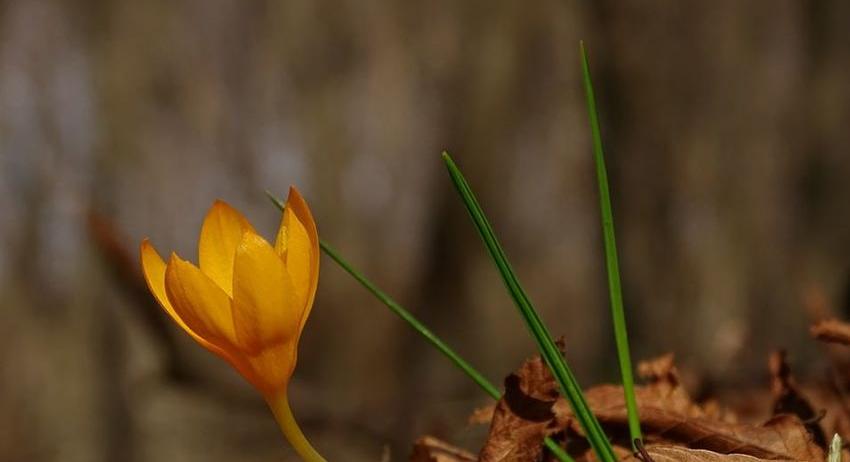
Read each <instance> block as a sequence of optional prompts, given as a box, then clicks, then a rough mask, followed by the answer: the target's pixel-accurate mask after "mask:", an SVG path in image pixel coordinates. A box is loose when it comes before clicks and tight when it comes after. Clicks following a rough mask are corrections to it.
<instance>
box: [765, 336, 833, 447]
mask: <svg viewBox="0 0 850 462" xmlns="http://www.w3.org/2000/svg"><path fill="white" fill-rule="evenodd" d="M768 368H769V369H770V390H771V393H772V394H773V415H779V414H794V415H796V416H797V417H799V418H800V420H801V421H803V422H805V426H806V430H808V431H809V434H810V435H811V436H812V438H813V439H814V442H815V443H817V445H818V446H820V447H821V448H823V449H826V435H825V434H824V431H823V428H821V423H820V420H821V419H819V418H818V413H817V412H815V409H814V408H813V407H812V405H811V404H810V403H809V400H808V399H806V397H804V396H803V394H802V393H801V392H800V389H799V387H798V386H797V383H796V381H795V380H794V377H793V376H792V375H791V368H790V367H789V366H788V360H787V355H786V354H785V351H783V350H779V351H774V352H773V353H771V355H770V357H769V358H768Z"/></svg>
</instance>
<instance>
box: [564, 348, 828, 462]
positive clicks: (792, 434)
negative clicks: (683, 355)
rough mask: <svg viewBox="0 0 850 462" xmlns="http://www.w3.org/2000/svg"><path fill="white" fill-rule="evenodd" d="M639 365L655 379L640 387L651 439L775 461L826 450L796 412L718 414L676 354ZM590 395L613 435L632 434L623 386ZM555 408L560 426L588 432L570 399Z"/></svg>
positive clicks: (808, 456) (637, 390) (638, 395)
mask: <svg viewBox="0 0 850 462" xmlns="http://www.w3.org/2000/svg"><path fill="white" fill-rule="evenodd" d="M638 370H639V372H641V373H643V374H644V375H646V376H647V378H649V380H650V384H649V385H645V386H639V387H636V388H635V394H636V398H637V403H638V412H639V414H640V422H641V427H642V428H643V430H644V433H645V435H646V437H647V441H649V442H665V443H668V444H673V443H676V444H681V445H684V446H688V447H690V448H693V449H705V450H709V451H714V452H717V453H722V454H731V453H735V454H746V455H751V456H754V457H758V458H762V459H770V460H778V459H797V460H823V451H822V450H821V448H820V447H819V446H818V445H817V444H815V443H814V441H813V439H812V437H811V435H810V434H809V432H808V431H807V430H806V428H805V427H804V426H803V423H802V422H801V421H800V419H799V418H797V417H796V416H793V415H779V416H776V417H774V418H772V419H771V420H770V421H768V422H767V423H766V424H764V425H749V424H736V423H730V422H726V421H723V420H719V419H717V418H716V417H715V416H714V415H715V414H716V413H714V412H712V413H707V412H706V411H705V410H704V409H703V408H702V407H701V406H699V405H697V404H695V403H694V402H693V401H692V400H691V399H690V397H689V396H688V394H687V392H686V391H685V390H684V389H683V388H682V387H681V386H680V385H679V378H678V374H677V372H676V370H675V367H674V366H673V362H672V357H670V356H664V357H661V358H659V359H656V360H653V361H650V362H647V363H645V365H643V366H639V367H638ZM585 398H586V399H587V403H588V405H589V406H590V408H591V410H592V411H593V413H594V414H595V415H596V417H597V418H598V419H599V422H600V423H601V424H602V426H603V427H604V428H605V430H606V432H607V433H608V434H609V435H613V436H615V437H616V436H618V435H625V434H627V432H626V429H627V425H628V421H627V414H626V407H625V398H624V396H623V387H621V386H615V385H600V386H596V387H593V388H591V389H589V390H587V391H586V392H585ZM553 409H554V410H555V414H556V417H557V420H558V422H559V424H560V425H562V426H564V427H566V428H569V429H570V431H571V432H572V433H577V434H581V433H582V432H581V428H580V427H579V425H578V423H577V422H576V421H575V419H574V418H573V415H572V411H571V410H570V408H569V405H568V404H567V403H566V402H565V401H564V400H558V402H557V403H556V404H555V406H554V408H553ZM625 445H626V446H627V444H625Z"/></svg>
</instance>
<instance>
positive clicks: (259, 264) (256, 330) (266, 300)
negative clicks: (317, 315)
mask: <svg viewBox="0 0 850 462" xmlns="http://www.w3.org/2000/svg"><path fill="white" fill-rule="evenodd" d="M302 311H303V309H302V308H301V307H300V306H299V305H298V299H297V297H296V295H295V292H294V289H293V286H292V279H291V278H290V276H289V274H288V273H287V272H286V267H285V266H284V263H283V261H282V260H281V259H280V257H279V256H278V254H277V253H276V252H275V251H274V249H273V248H272V247H271V245H269V243H268V242H266V240H265V239H263V238H262V237H260V236H258V235H257V234H255V233H253V232H246V233H245V234H244V236H243V237H242V242H241V243H240V244H239V246H238V247H237V248H236V260H235V262H234V266H233V322H234V325H235V328H236V336H237V338H238V339H239V344H240V345H241V346H242V347H243V348H244V349H246V350H247V353H248V354H249V355H257V354H259V352H260V351H261V350H263V349H265V348H271V347H273V346H276V345H280V344H282V343H286V342H291V341H293V340H294V339H296V338H297V336H298V332H299V330H300V319H301V312H302Z"/></svg>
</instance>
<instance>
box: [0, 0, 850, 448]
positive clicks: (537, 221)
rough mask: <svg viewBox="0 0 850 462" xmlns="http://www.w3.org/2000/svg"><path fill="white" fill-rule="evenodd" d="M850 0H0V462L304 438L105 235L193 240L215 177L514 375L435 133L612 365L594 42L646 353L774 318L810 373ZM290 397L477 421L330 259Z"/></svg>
mask: <svg viewBox="0 0 850 462" xmlns="http://www.w3.org/2000/svg"><path fill="white" fill-rule="evenodd" d="M848 17H850V3H848V2H846V1H844V0H831V1H820V2H796V1H792V0H785V1H773V0H771V1H758V2H739V1H733V0H722V1H715V2H700V3H697V2H693V3H688V4H683V3H680V2H671V1H661V0H657V1H651V2H646V1H629V2H615V1H601V2H600V1H595V2H574V1H567V0H544V1H538V2H517V1H512V0H488V1H462V2H458V1H449V0H432V1H427V2H392V1H362V0H336V1H325V0H319V1H300V0H299V1H266V2H262V1H259V2H243V1H235V0H145V1H134V0H66V1H61V0H17V1H15V0H6V1H0V249H2V250H0V300H2V301H0V315H2V317H0V460H4V461H37V462H42V461H43V462H47V461H70V462H74V461H86V462H88V461H113V460H122V461H130V462H142V461H154V460H165V461H231V460H241V461H245V462H247V461H272V460H294V455H293V454H292V453H291V451H290V450H289V449H288V446H287V445H286V444H285V443H283V442H282V441H281V440H280V438H279V436H278V434H277V429H276V427H275V425H274V423H273V421H272V419H271V417H270V416H269V414H268V412H267V411H266V409H264V407H263V403H262V402H261V400H260V398H259V396H258V395H256V393H254V391H253V390H251V389H250V388H249V387H248V386H247V385H245V384H244V383H242V381H241V379H240V378H239V377H237V376H236V375H235V373H233V372H232V371H231V370H230V369H229V368H228V367H226V366H225V365H224V364H223V363H221V362H220V361H218V360H217V359H215V358H213V357H211V355H209V354H207V353H206V352H204V351H202V350H201V349H200V348H199V347H197V346H196V345H194V344H193V343H192V342H191V341H190V340H189V339H188V338H187V337H186V336H185V335H183V334H182V333H180V332H178V331H177V330H176V329H175V328H173V327H172V326H171V325H170V324H168V323H166V322H164V318H163V317H162V315H161V314H160V313H159V311H158V308H157V307H156V306H155V305H154V304H153V303H152V300H151V299H150V298H149V297H148V296H147V294H145V293H144V292H143V291H141V292H140V291H139V290H138V288H137V286H134V285H133V284H132V282H131V281H132V276H133V275H134V273H133V272H132V271H133V270H134V269H135V261H132V262H131V263H129V266H126V265H125V266H121V265H120V264H118V263H119V262H118V261H117V260H115V258H116V255H118V254H116V252H120V251H126V252H129V255H130V258H132V259H135V255H136V251H137V250H136V249H137V245H138V243H139V241H140V240H141V239H142V238H143V237H145V236H150V237H151V239H152V240H153V242H154V243H155V245H157V246H158V248H159V249H160V250H161V251H162V252H168V251H169V250H171V249H176V250H177V251H178V252H180V253H181V255H183V256H184V257H186V258H190V259H193V260H194V259H195V258H196V254H195V243H196V238H197V232H198V230H199V227H200V223H201V220H202V218H203V215H204V213H205V212H206V209H207V208H208V207H209V205H210V204H211V203H212V201H213V200H214V199H216V198H222V199H225V200H227V201H228V202H230V203H231V204H233V205H235V206H236V207H237V208H240V209H241V210H243V211H244V212H245V213H246V214H247V215H248V216H249V218H250V219H251V220H252V221H253V222H254V223H255V224H256V225H257V226H258V227H259V229H261V230H263V231H264V232H266V233H267V235H271V233H272V231H273V230H274V228H275V226H276V221H277V219H278V216H277V214H276V212H275V210H274V209H273V208H272V207H271V206H270V205H269V203H268V202H267V200H266V198H265V197H264V195H263V190H264V189H266V188H270V189H272V190H274V191H277V192H279V193H281V194H283V193H285V191H286V188H287V187H288V185H289V184H296V185H298V186H299V187H300V189H301V190H302V192H303V193H304V194H305V195H306V197H307V199H308V201H309V202H310V204H311V206H312V208H313V212H314V214H315V215H316V217H317V220H318V223H319V227H320V232H321V234H322V235H323V237H324V238H326V239H327V240H328V241H330V242H331V243H333V244H334V245H335V246H337V247H338V248H339V249H340V251H341V252H342V253H343V254H344V255H345V256H346V257H347V258H348V259H350V260H351V261H352V262H353V263H354V264H355V265H356V266H358V267H359V268H361V269H362V270H364V271H365V272H366V273H367V274H368V275H369V276H370V277H372V278H373V279H374V280H375V281H376V282H377V283H378V284H379V285H380V286H381V287H383V288H384V289H385V290H387V291H388V292H390V293H391V294H393V295H394V296H395V297H397V299H398V300H399V301H401V302H402V303H403V304H405V305H406V306H408V307H410V308H411V309H412V310H413V311H414V312H415V313H416V315H417V316H420V317H421V318H422V319H423V320H425V321H426V322H427V323H428V324H429V325H430V326H431V327H432V328H433V329H434V330H435V331H436V332H438V333H439V334H440V335H442V336H444V337H445V339H446V340H447V341H448V342H449V343H450V344H452V345H454V346H456V347H457V349H458V350H459V351H460V352H461V353H462V354H463V355H465V356H466V357H467V358H468V359H469V360H470V361H471V362H472V363H473V364H475V365H477V366H478V367H480V368H481V370H482V371H483V372H484V373H485V374H486V375H487V376H489V377H491V378H492V379H493V380H496V381H499V380H501V378H502V377H503V376H504V375H505V374H506V373H507V372H508V371H510V370H511V369H513V368H515V367H516V366H517V365H518V363H519V361H520V360H521V359H522V358H523V357H525V356H527V355H529V354H531V353H532V352H533V344H532V342H531V341H530V340H529V337H528V335H527V334H526V332H525V330H524V328H523V326H522V325H521V322H520V318H519V316H518V315H517V313H516V312H515V310H514V308H513V307H512V306H511V304H510V302H509V299H508V297H507V296H506V294H505V292H504V290H503V287H502V285H501V282H500V281H499V279H498V276H497V273H496V272H495V271H494V269H493V267H492V265H491V263H490V262H489V260H488V259H487V258H486V256H485V253H484V251H483V249H482V247H481V245H480V244H479V242H478V238H477V236H476V234H475V231H474V229H473V227H472V226H471V224H470V223H469V220H468V219H467V217H466V215H465V211H464V209H463V208H462V206H461V204H460V202H459V200H458V199H457V197H456V194H455V192H454V190H453V188H452V186H451V184H450V182H449V180H448V179H447V176H446V175H445V173H444V170H443V166H442V164H441V161H440V158H439V153H440V151H441V150H442V149H443V148H447V149H449V150H450V151H452V153H453V154H454V155H455V159H456V160H457V161H458V163H459V164H460V166H461V167H462V168H463V169H464V170H465V172H466V173H467V176H468V178H469V180H470V181H471V183H472V185H473V187H474V188H475V190H476V191H477V192H478V194H479V198H480V200H481V202H482V203H483V206H484V207H485V209H486V210H487V212H488V213H489V214H490V217H491V219H492V221H493V222H494V226H495V228H496V230H497V232H498V233H499V235H500V237H501V238H502V240H503V244H504V246H505V247H506V250H507V253H508V254H509V256H510V257H511V258H512V260H513V262H514V264H515V266H516V269H517V270H518V272H519V274H520V275H521V278H522V280H523V282H524V283H525V285H526V288H527V290H528V292H529V293H530V294H531V296H532V298H533V299H534V300H535V301H536V303H537V306H538V308H539V309H540V311H541V312H542V315H543V317H544V318H545V319H546V320H547V321H548V323H549V325H550V328H551V330H552V331H553V332H554V333H557V334H563V335H564V336H565V338H566V345H567V356H568V359H569V362H570V364H572V365H573V367H574V369H575V372H576V374H577V375H578V377H579V378H580V380H581V382H582V383H583V384H587V385H589V384H592V383H596V382H598V381H602V380H616V377H617V366H616V360H615V356H614V350H613V336H612V332H611V328H610V325H609V315H608V307H607V295H606V291H605V275H604V267H603V257H602V254H601V250H602V243H601V239H600V230H599V222H598V211H597V193H596V190H595V183H594V181H595V180H594V176H593V175H594V171H593V164H592V158H591V154H590V146H589V134H588V127H587V122H586V114H585V112H584V111H585V108H584V100H583V98H584V95H583V93H582V90H581V86H580V80H579V79H580V69H579V67H578V63H579V60H578V53H577V52H578V41H579V39H582V38H583V39H585V40H587V42H588V44H589V47H590V51H591V61H592V66H593V71H594V73H595V77H596V82H597V91H598V93H599V97H600V100H601V101H600V102H601V108H600V109H601V111H602V119H603V132H604V133H603V135H604V137H605V140H606V143H607V155H608V161H609V166H610V171H611V180H612V189H613V199H614V202H615V203H614V206H615V216H616V220H617V226H618V231H619V246H620V250H621V258H622V272H623V277H624V291H625V297H626V302H627V307H628V318H629V327H630V333H631V335H632V344H633V347H634V352H635V355H636V356H637V357H648V356H650V355H655V354H658V353H662V352H666V351H675V352H676V353H677V355H678V358H679V361H680V363H681V364H682V365H683V366H684V367H685V368H686V369H687V370H690V371H692V372H691V373H692V374H695V375H696V376H698V377H702V378H703V379H705V380H707V381H708V382H712V383H726V384H730V383H732V384H734V383H739V384H740V383H750V382H758V381H760V380H761V379H762V378H763V377H764V375H765V373H764V359H765V356H766V355H767V353H768V352H769V351H770V350H771V349H773V348H775V347H777V346H786V347H788V348H789V349H790V351H791V358H792V360H793V361H794V363H795V367H797V368H798V370H801V371H804V372H805V371H808V372H812V373H817V370H818V364H819V362H818V361H819V359H818V358H819V357H820V355H819V350H818V349H817V348H816V347H815V346H814V345H813V344H812V342H811V341H810V340H809V339H808V335H807V324H808V322H809V320H810V319H811V317H813V316H817V315H820V311H824V310H834V311H836V312H839V313H840V312H841V310H842V307H843V306H844V305H845V291H846V289H847V284H848V274H850V273H848V269H850V260H848V257H850V229H848V223H850V221H848V213H850V210H848V208H850V201H848V198H850V181H848V178H849V177H850V155H848V153H849V152H850V130H848V122H850V28H848V27H847V18H848ZM92 213H95V214H96V215H95V218H97V220H100V221H97V222H96V225H97V226H95V227H94V228H93V229H90V228H89V227H88V225H87V223H88V222H89V220H90V217H91V216H92ZM104 220H105V221H106V224H105V223H104ZM107 226H112V227H113V228H112V233H113V234H109V233H106V234H107V235H109V236H111V237H113V238H116V237H117V238H118V239H119V241H118V244H119V245H118V246H117V247H114V248H112V249H111V252H112V253H111V254H110V255H111V256H112V258H113V259H112V260H108V259H104V252H103V250H104V248H103V245H104V241H103V237H102V239H101V244H100V245H99V246H98V245H96V244H95V241H93V239H92V231H93V230H94V231H98V232H100V233H101V234H104V232H105V231H104V230H106V229H108V228H106V227H107ZM116 233H117V234H116ZM118 236H120V237H118ZM107 250H109V249H107ZM116 276H118V277H116ZM128 281H130V282H128ZM292 401H293V403H294V408H295V409H296V415H297V416H298V417H299V419H300V420H301V421H302V424H303V426H304V430H305V432H306V433H307V434H308V435H309V436H310V437H311V439H312V440H313V442H314V444H315V445H316V446H317V447H318V448H321V449H322V450H323V452H325V453H326V455H327V456H328V458H329V459H331V460H346V461H377V460H379V459H380V457H381V455H382V454H383V453H384V451H385V448H389V450H390V451H391V454H392V459H393V460H404V459H405V457H406V455H407V453H408V450H409V447H410V443H411V442H412V441H413V439H414V438H415V437H416V436H418V435H421V434H423V433H432V434H435V435H437V436H440V437H443V438H446V439H448V440H450V441H453V442H456V443H461V444H463V445H465V446H467V447H469V448H471V449H476V448H477V447H478V446H477V445H478V444H479V443H480V441H481V437H482V435H483V434H484V431H485V430H486V429H480V428H479V429H470V428H467V427H466V424H465V416H466V415H467V413H468V412H469V411H470V410H471V409H472V408H473V407H475V406H478V405H481V404H484V403H486V402H487V400H486V398H485V397H484V396H483V395H482V393H481V392H480V391H479V390H477V389H476V388H475V386H474V385H473V384H471V382H470V381H469V380H467V379H466V378H465V376H463V375H462V374H460V373H459V372H457V371H456V370H455V369H454V368H453V367H452V366H451V365H449V363H447V362H446V361H445V360H444V359H443V358H442V357H440V356H439V355H438V354H437V353H436V352H435V351H434V350H432V349H431V348H429V347H428V346H427V345H426V344H425V343H424V342H423V341H422V340H421V339H420V338H419V337H418V336H417V335H415V334H413V333H412V332H411V330H410V329H408V328H407V327H406V326H405V325H404V324H403V323H402V322H400V321H399V320H398V319H396V318H395V317H394V316H393V315H392V314H390V313H389V312H388V311H387V310H386V309H385V308H384V307H383V306H381V305H379V304H378V303H377V302H376V301H375V300H374V299H373V298H371V296H369V295H368V294H367V293H366V292H365V291H364V290H363V289H361V288H360V287H359V286H357V285H356V284H355V283H354V282H353V281H352V280H351V279H350V278H349V277H347V276H346V275H345V274H344V273H343V272H342V271H341V270H340V269H339V268H337V267H336V266H335V265H334V264H333V263H332V262H331V261H330V260H327V259H325V260H323V271H322V279H321V282H320V288H319V294H318V297H317V300H316V307H315V309H314V311H313V316H312V318H311V320H310V322H309V323H308V326H307V331H306V333H305V338H304V341H303V342H302V351H301V355H300V362H299V367H298V369H297V371H296V375H295V379H294V384H293V389H292Z"/></svg>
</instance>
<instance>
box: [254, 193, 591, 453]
mask: <svg viewBox="0 0 850 462" xmlns="http://www.w3.org/2000/svg"><path fill="white" fill-rule="evenodd" d="M266 195H267V196H268V197H269V199H271V201H272V203H274V205H275V206H277V208H278V209H280V210H281V211H283V208H284V204H283V202H281V201H280V200H279V199H278V198H276V197H275V196H274V195H272V193H270V192H269V191H266ZM319 245H320V247H321V248H322V251H323V252H325V254H326V255H327V256H329V257H330V258H331V259H332V260H333V261H334V262H335V263H336V264H337V265H339V266H340V268H342V269H343V270H345V272H347V273H348V274H349V275H351V277H353V278H354V279H355V280H356V281H357V282H359V283H360V285H362V286H363V287H364V288H366V290H368V291H369V292H370V293H371V294H372V295H374V296H375V298H377V299H378V300H380V301H381V303H383V304H384V305H386V306H387V308H389V309H390V310H391V311H392V312H393V313H395V314H396V315H397V316H398V317H400V318H401V319H402V320H404V321H405V322H407V324H408V325H409V326H410V327H412V328H413V329H414V330H416V331H417V332H419V334H420V335H422V336H423V337H425V339H426V340H428V341H429V342H431V345H432V346H434V347H435V348H436V349H437V350H439V351H440V352H441V353H442V354H443V355H444V356H446V357H447V358H449V360H450V361H451V362H452V363H454V365H455V366H457V367H458V368H459V369H460V370H461V371H463V372H464V373H465V374H466V375H467V376H469V378H471V379H472V380H473V381H474V382H475V383H476V384H477V385H478V386H479V387H481V389H482V390H484V392H485V393H487V394H488V395H490V397H491V398H493V399H495V400H498V399H499V398H500V397H501V392H499V389H498V388H496V386H495V385H493V384H492V383H491V382H490V381H489V380H487V379H486V378H484V376H483V375H482V374H481V373H480V372H478V371H477V370H476V369H475V368H474V367H472V365H470V364H469V363H468V362H466V360H465V359H463V358H462V357H461V356H460V355H458V354H457V353H456V352H455V351H454V350H453V349H452V348H451V347H449V346H448V345H447V344H446V343H445V342H443V340H442V339H440V338H439V337H437V335H436V334H434V333H433V332H431V330H430V329H428V328H427V327H425V325H424V324H422V323H421V322H420V321H419V320H418V319H416V318H415V317H414V316H413V315H412V314H411V313H410V312H409V311H408V310H406V309H405V308H404V307H403V306H401V305H399V304H398V303H396V301H395V300H393V299H392V297H390V296H389V295H387V294H386V292H384V291H382V290H381V289H379V288H378V286H376V285H375V284H374V283H372V281H370V280H369V279H367V278H366V276H364V275H363V274H362V273H360V272H359V271H357V270H356V269H355V268H354V267H353V266H351V264H349V263H348V262H347V261H346V260H345V259H344V258H342V256H341V255H340V254H339V253H338V252H337V251H336V250H335V249H334V248H333V247H331V246H330V245H329V244H328V243H327V242H325V241H324V240H321V239H320V240H319ZM543 442H544V444H545V445H546V447H547V448H548V449H549V451H551V452H552V454H554V455H555V456H556V457H557V458H558V459H559V460H561V461H562V462H574V460H573V458H572V457H570V455H569V454H567V453H566V451H564V450H563V449H562V448H561V446H560V445H559V444H558V443H557V442H556V441H555V440H553V439H552V438H549V437H547V438H546V439H545V440H543Z"/></svg>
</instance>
